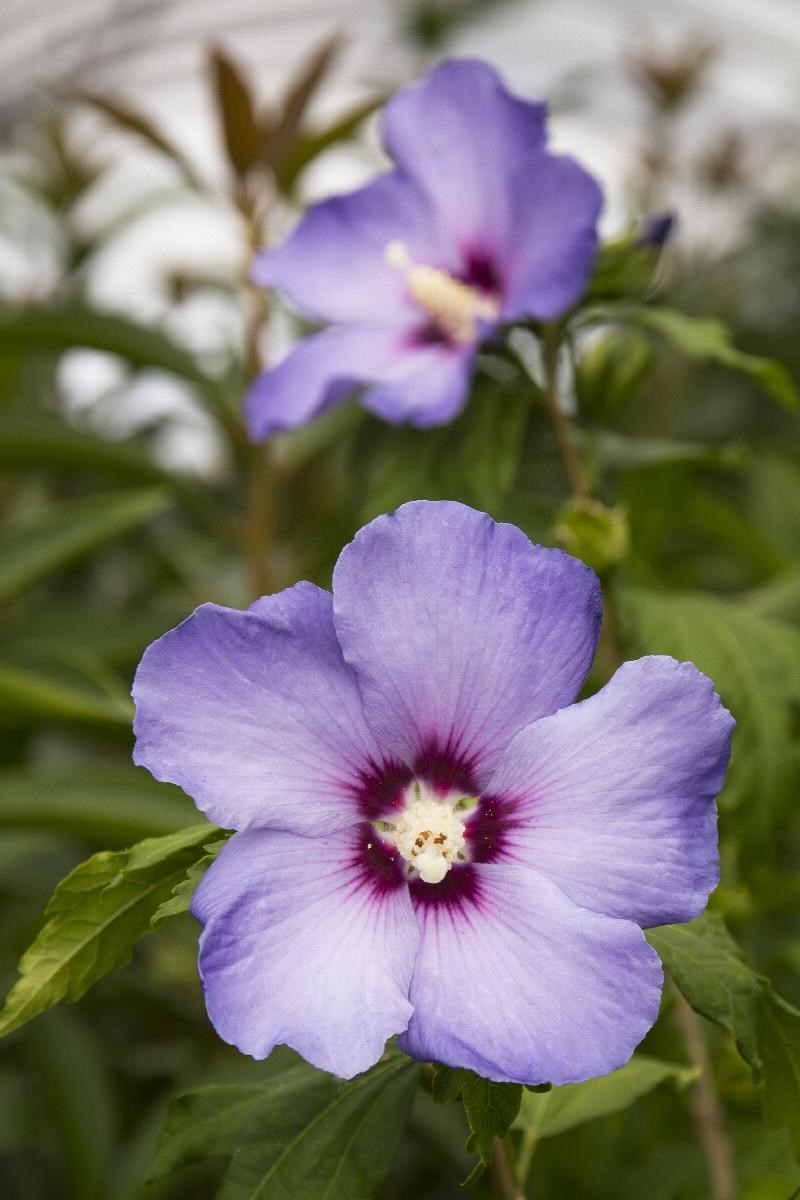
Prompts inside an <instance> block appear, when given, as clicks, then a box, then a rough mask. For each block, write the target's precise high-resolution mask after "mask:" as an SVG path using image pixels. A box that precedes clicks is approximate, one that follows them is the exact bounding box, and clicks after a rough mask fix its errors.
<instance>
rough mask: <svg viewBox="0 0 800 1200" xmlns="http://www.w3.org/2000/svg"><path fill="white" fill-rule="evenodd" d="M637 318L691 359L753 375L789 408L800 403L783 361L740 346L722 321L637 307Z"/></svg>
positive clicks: (661, 308) (773, 397) (634, 316)
mask: <svg viewBox="0 0 800 1200" xmlns="http://www.w3.org/2000/svg"><path fill="white" fill-rule="evenodd" d="M633 320H635V321H636V322H637V323H638V324H640V325H644V326H645V327H646V328H648V329H652V330H654V331H655V332H656V333H658V334H660V335H661V336H662V337H664V338H666V339H667V341H669V342H671V344H672V345H673V346H674V347H675V349H676V350H678V351H679V352H680V353H681V354H685V355H687V357H689V358H696V359H699V360H700V361H708V362H717V363H720V364H721V365H722V366H724V367H730V368H731V369H732V370H734V371H741V372H743V374H745V375H749V376H750V378H751V379H753V380H754V381H755V382H756V383H758V384H759V386H760V387H762V388H763V389H764V391H765V392H767V394H768V395H770V396H771V397H772V399H773V400H777V401H778V403H779V404H782V405H783V406H784V407H785V408H793V409H794V408H797V406H798V404H799V403H800V396H798V391H797V387H796V386H795V383H794V380H793V379H792V376H791V374H790V373H789V371H788V370H787V368H786V367H785V366H784V365H783V363H780V362H776V361H775V360H774V359H771V358H762V357H760V356H759V355H756V354H746V353H745V352H744V351H743V350H739V349H737V347H736V346H734V344H733V341H732V340H731V331H730V330H729V329H728V327H727V325H725V324H724V323H723V322H722V321H718V320H715V319H714V318H711V317H692V316H689V315H688V314H687V313H682V312H678V311H677V310H676V309H673V308H663V307H655V306H654V307H647V308H637V309H635V310H634V312H633Z"/></svg>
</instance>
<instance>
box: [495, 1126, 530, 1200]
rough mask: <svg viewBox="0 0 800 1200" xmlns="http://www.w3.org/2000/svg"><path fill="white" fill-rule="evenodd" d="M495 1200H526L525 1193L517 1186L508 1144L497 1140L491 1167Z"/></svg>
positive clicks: (500, 1139) (499, 1139)
mask: <svg viewBox="0 0 800 1200" xmlns="http://www.w3.org/2000/svg"><path fill="white" fill-rule="evenodd" d="M489 1176H490V1178H491V1181H492V1196H493V1197H494V1200H525V1193H524V1191H523V1190H522V1188H521V1187H520V1186H519V1185H518V1184H517V1180H516V1177H515V1175H514V1170H513V1167H512V1166H511V1160H510V1158H509V1156H508V1150H507V1148H506V1144H505V1142H504V1141H503V1139H502V1138H495V1142H494V1148H493V1151H492V1161H491V1164H490V1166H489Z"/></svg>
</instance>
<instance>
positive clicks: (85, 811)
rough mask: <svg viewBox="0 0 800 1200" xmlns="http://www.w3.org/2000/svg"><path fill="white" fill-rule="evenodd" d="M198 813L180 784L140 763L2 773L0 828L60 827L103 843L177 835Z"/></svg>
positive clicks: (47, 828)
mask: <svg viewBox="0 0 800 1200" xmlns="http://www.w3.org/2000/svg"><path fill="white" fill-rule="evenodd" d="M196 817H197V811H196V809H195V807H194V805H193V804H192V802H191V800H190V799H189V797H188V796H185V795H184V793H183V792H182V791H181V790H180V788H177V787H173V786H172V785H171V784H167V783H156V781H155V780H154V779H153V778H152V777H151V776H150V775H149V774H148V773H147V772H146V771H145V770H143V769H142V768H141V767H132V766H118V767H106V766H85V767H64V768H61V769H58V770H56V769H54V768H50V769H48V770H43V769H40V770H36V771H32V770H29V769H22V768H19V769H13V770H12V769H7V770H4V771H0V827H2V828H17V829H43V830H55V831H58V832H60V833H69V834H74V835H75V836H77V837H80V838H82V839H85V840H88V841H90V842H92V843H95V844H97V845H102V846H108V845H110V846H112V847H116V846H122V845H130V844H131V842H134V841H137V840H139V839H140V838H146V837H159V836H162V835H165V834H170V833H177V832H179V831H180V830H182V829H185V828H186V826H187V825H188V824H189V823H190V822H191V821H192V819H193V818H196Z"/></svg>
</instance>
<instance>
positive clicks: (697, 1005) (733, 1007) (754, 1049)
mask: <svg viewBox="0 0 800 1200" xmlns="http://www.w3.org/2000/svg"><path fill="white" fill-rule="evenodd" d="M647 940H648V941H649V942H650V944H651V946H653V948H654V949H655V950H656V951H657V952H658V955H659V957H660V958H661V961H662V962H663V964H664V966H665V967H666V969H667V970H668V971H669V973H670V975H671V976H672V978H673V979H674V980H675V983H676V984H677V985H678V987H679V988H680V990H681V992H682V993H683V995H684V996H685V997H686V999H687V1000H688V1001H689V1003H690V1004H691V1006H692V1008H693V1009H694V1010H695V1012H698V1013H700V1014H701V1016H704V1017H706V1018H707V1019H708V1020H709V1021H714V1022H715V1023H716V1024H717V1025H721V1026H722V1027H723V1029H727V1030H728V1032H729V1033H731V1034H732V1035H733V1037H734V1039H735V1041H736V1045H737V1047H738V1049H739V1053H740V1054H741V1055H742V1058H744V1059H745V1061H746V1062H748V1063H749V1064H750V1065H751V1066H752V1067H755V1068H758V1067H759V1066H760V1065H761V1055H760V1052H759V1046H758V1038H757V1031H756V1027H757V1021H758V1013H759V1009H760V1005H761V1001H762V997H763V995H764V989H765V987H766V986H768V980H766V979H765V978H764V977H763V976H761V975H757V974H756V973H755V971H753V969H752V967H750V966H748V964H747V963H746V962H745V959H744V955H743V954H742V951H741V950H740V948H739V946H738V945H737V943H736V942H735V941H734V939H733V938H732V937H731V935H730V933H729V932H728V930H727V928H726V926H725V922H724V920H723V919H722V917H720V916H718V915H717V914H716V913H709V912H706V913H704V914H703V915H702V916H701V917H697V918H695V920H694V921H689V922H688V924H686V925H663V926H661V927H660V928H659V929H650V930H648V932H647Z"/></svg>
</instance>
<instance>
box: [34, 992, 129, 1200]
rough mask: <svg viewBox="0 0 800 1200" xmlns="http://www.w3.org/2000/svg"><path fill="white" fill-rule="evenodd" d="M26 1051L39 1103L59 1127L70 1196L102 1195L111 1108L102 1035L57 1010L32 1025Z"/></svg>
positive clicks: (90, 1199)
mask: <svg viewBox="0 0 800 1200" xmlns="http://www.w3.org/2000/svg"><path fill="white" fill-rule="evenodd" d="M26 1053H27V1054H29V1055H30V1057H31V1058H32V1060H33V1062H34V1063H35V1064H36V1066H37V1068H38V1069H37V1078H38V1080H39V1086H38V1088H37V1102H38V1104H39V1105H40V1106H41V1107H43V1108H45V1109H46V1110H47V1112H48V1113H49V1115H50V1117H51V1120H52V1122H53V1125H54V1127H55V1128H56V1130H57V1131H58V1135H59V1143H60V1148H61V1157H62V1159H63V1166H64V1182H65V1183H68V1185H69V1189H70V1190H69V1195H70V1198H71V1200H101V1197H102V1196H103V1182H104V1177H105V1174H106V1172H107V1170H108V1168H109V1165H110V1163H111V1160H112V1156H113V1152H114V1143H115V1128H114V1124H115V1113H114V1092H113V1086H112V1081H111V1073H110V1071H109V1068H108V1064H107V1063H106V1061H105V1059H104V1056H103V1046H102V1044H101V1042H100V1039H99V1038H98V1036H97V1035H96V1034H95V1033H94V1032H93V1030H92V1029H91V1028H90V1027H89V1026H88V1024H86V1022H84V1021H83V1020H81V1019H80V1017H79V1016H78V1015H77V1014H76V1013H74V1012H65V1011H63V1010H62V1011H56V1012H51V1013H48V1014H47V1016H46V1017H45V1018H44V1019H43V1020H42V1021H39V1022H37V1024H36V1025H35V1026H34V1027H33V1028H32V1029H31V1030H30V1034H29V1037H28V1039H27V1042H26Z"/></svg>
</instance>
